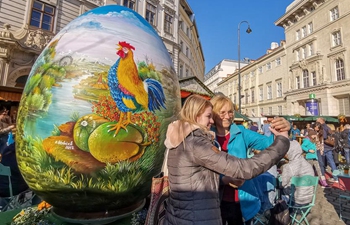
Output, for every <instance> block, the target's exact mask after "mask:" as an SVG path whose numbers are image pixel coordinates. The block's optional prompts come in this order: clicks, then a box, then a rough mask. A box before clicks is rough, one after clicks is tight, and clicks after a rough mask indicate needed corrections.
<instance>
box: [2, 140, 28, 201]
mask: <svg viewBox="0 0 350 225" xmlns="http://www.w3.org/2000/svg"><path fill="white" fill-rule="evenodd" d="M0 154H1V160H0V161H1V164H3V165H4V166H9V167H10V169H11V183H12V190H13V195H17V194H19V193H21V192H23V191H25V190H27V189H28V188H29V187H28V185H27V183H26V182H25V181H24V179H23V177H22V175H21V173H20V171H19V168H18V164H17V160H16V151H15V143H13V144H11V145H9V146H7V147H5V148H4V149H3V150H2V151H1V152H0ZM9 196H10V190H9V180H8V177H7V176H0V197H9ZM2 204H3V203H2ZM2 206H4V205H2Z"/></svg>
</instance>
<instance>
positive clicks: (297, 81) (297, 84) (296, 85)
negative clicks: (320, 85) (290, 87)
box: [295, 76, 300, 89]
mask: <svg viewBox="0 0 350 225" xmlns="http://www.w3.org/2000/svg"><path fill="white" fill-rule="evenodd" d="M295 88H296V89H300V77H299V76H297V77H296V78H295Z"/></svg>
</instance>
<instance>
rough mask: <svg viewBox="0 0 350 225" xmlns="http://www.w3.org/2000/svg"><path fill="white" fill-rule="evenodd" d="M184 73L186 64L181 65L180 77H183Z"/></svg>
mask: <svg viewBox="0 0 350 225" xmlns="http://www.w3.org/2000/svg"><path fill="white" fill-rule="evenodd" d="M183 75H184V66H183V65H180V68H179V77H180V78H182V77H183Z"/></svg>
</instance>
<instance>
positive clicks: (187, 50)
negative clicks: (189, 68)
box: [185, 46, 190, 57]
mask: <svg viewBox="0 0 350 225" xmlns="http://www.w3.org/2000/svg"><path fill="white" fill-rule="evenodd" d="M189 51H190V49H189V48H188V47H187V46H186V53H185V54H186V56H187V57H188V54H189Z"/></svg>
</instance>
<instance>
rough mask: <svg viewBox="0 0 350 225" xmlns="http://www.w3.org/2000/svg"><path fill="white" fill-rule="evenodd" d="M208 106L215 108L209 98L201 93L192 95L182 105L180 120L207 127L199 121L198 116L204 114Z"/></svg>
mask: <svg viewBox="0 0 350 225" xmlns="http://www.w3.org/2000/svg"><path fill="white" fill-rule="evenodd" d="M208 107H211V108H213V105H212V104H211V103H210V102H209V101H208V100H206V99H205V98H203V97H201V96H199V95H191V96H190V97H188V98H187V99H186V101H185V103H184V105H183V106H182V109H181V111H180V120H181V121H182V122H188V123H190V124H195V125H197V126H200V127H202V128H204V129H206V128H205V127H204V126H202V125H200V124H198V123H197V117H198V116H200V115H202V114H203V113H204V111H205V110H206V109H207V108H208Z"/></svg>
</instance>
